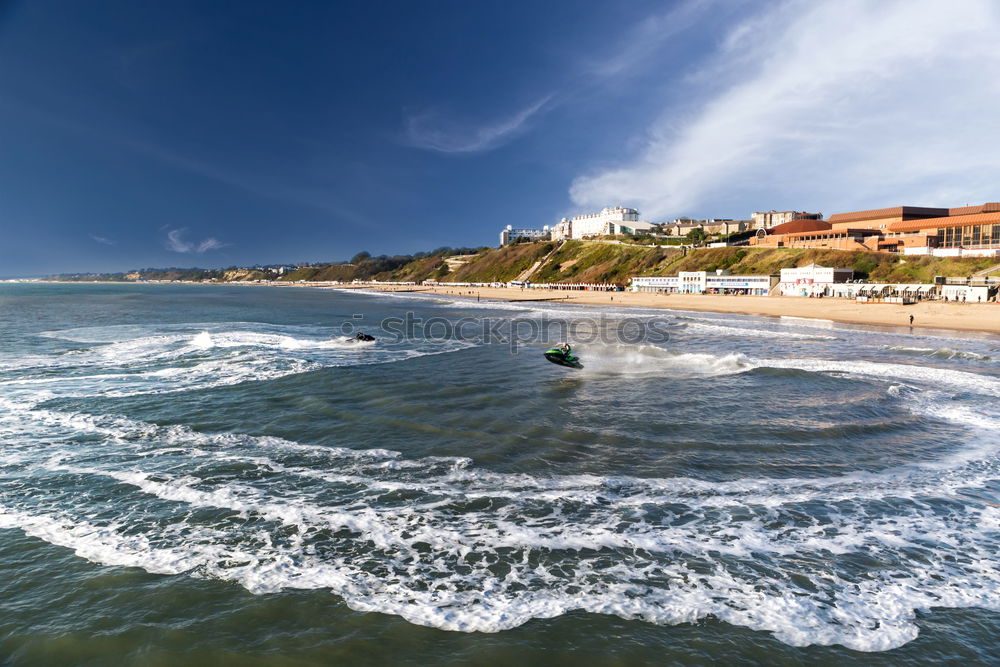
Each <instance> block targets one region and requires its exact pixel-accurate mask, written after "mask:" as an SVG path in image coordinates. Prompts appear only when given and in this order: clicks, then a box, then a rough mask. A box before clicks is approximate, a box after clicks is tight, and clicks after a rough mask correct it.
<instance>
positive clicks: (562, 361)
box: [545, 344, 583, 369]
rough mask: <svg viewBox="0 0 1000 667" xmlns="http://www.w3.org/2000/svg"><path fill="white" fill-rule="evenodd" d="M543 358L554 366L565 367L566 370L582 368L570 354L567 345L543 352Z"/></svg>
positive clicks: (577, 360)
mask: <svg viewBox="0 0 1000 667" xmlns="http://www.w3.org/2000/svg"><path fill="white" fill-rule="evenodd" d="M545 358H546V359H548V360H549V361H551V362H552V363H554V364H558V365H560V366H565V367H566V368H577V369H579V368H583V364H581V363H580V360H579V359H578V358H577V357H574V356H573V355H572V353H571V350H570V347H569V345H566V344H563V345H561V346H560V347H554V348H552V349H551V350H546V351H545Z"/></svg>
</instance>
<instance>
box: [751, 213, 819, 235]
mask: <svg viewBox="0 0 1000 667" xmlns="http://www.w3.org/2000/svg"><path fill="white" fill-rule="evenodd" d="M822 219H823V214H822V213H806V212H805V211H754V212H753V213H752V214H751V216H750V226H749V229H771V228H772V227H777V226H778V225H783V224H785V223H786V222H791V221H792V220H822ZM740 231H743V230H740Z"/></svg>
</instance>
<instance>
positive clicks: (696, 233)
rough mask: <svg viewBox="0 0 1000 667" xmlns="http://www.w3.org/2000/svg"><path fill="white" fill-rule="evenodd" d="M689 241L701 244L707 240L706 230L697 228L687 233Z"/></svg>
mask: <svg viewBox="0 0 1000 667" xmlns="http://www.w3.org/2000/svg"><path fill="white" fill-rule="evenodd" d="M686 238H687V240H688V241H691V242H692V243H701V242H702V241H704V240H705V230H704V229H702V228H701V227H695V228H694V229H692V230H691V231H689V232H688V233H687V237H686Z"/></svg>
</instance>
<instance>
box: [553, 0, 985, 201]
mask: <svg viewBox="0 0 1000 667" xmlns="http://www.w3.org/2000/svg"><path fill="white" fill-rule="evenodd" d="M997 34H1000V5H997V4H996V3H995V2H992V1H991V0H963V2H958V3H948V4H942V3H939V2H937V0H891V1H890V0H881V1H874V0H871V1H867V0H826V1H825V2H790V3H784V4H781V5H778V6H770V7H769V8H768V9H767V10H765V11H764V12H762V13H761V14H759V15H758V16H755V17H753V18H752V19H750V20H749V21H748V22H744V23H741V24H740V25H737V26H735V27H733V28H732V30H731V31H730V32H729V36H728V37H727V38H726V39H724V40H723V41H722V42H721V44H720V47H719V52H718V54H717V56H716V58H715V61H714V62H713V64H712V65H711V66H710V68H708V70H706V71H709V72H710V73H711V75H712V76H713V77H721V83H722V85H721V88H720V86H719V83H720V81H719V80H714V81H713V82H712V86H711V88H712V89H713V90H721V92H718V93H714V94H713V95H712V96H711V97H710V98H708V99H703V100H702V101H701V102H700V104H699V105H698V106H697V108H696V109H695V110H694V111H689V112H686V113H685V112H679V111H678V110H676V109H665V110H664V113H663V114H662V116H661V118H660V120H659V121H658V122H657V123H656V124H655V125H654V126H653V127H651V128H648V129H647V131H646V132H645V134H644V136H645V139H644V140H643V141H642V142H641V149H640V150H639V151H638V153H637V154H636V155H634V156H632V158H631V160H630V162H629V163H628V164H626V165H624V166H619V167H617V168H612V169H606V170H603V171H599V172H597V173H592V174H585V175H581V176H580V177H578V178H577V179H576V180H575V181H574V182H573V185H572V187H571V189H570V194H571V197H572V199H573V201H574V202H575V203H576V204H577V205H579V206H587V207H595V206H604V205H606V204H608V203H617V202H623V203H628V204H632V205H636V206H638V207H640V208H641V209H642V210H643V212H644V214H645V215H646V216H647V217H649V218H656V217H665V216H671V215H675V214H682V213H689V212H694V211H695V210H697V209H701V212H703V213H712V212H718V213H721V212H719V211H718V210H717V209H715V210H712V207H717V206H718V205H720V203H724V202H727V201H730V202H732V201H741V202H746V201H758V202H759V204H757V205H759V206H767V207H769V208H770V207H772V206H781V207H785V206H789V207H792V206H795V207H798V206H817V205H824V204H827V203H831V204H833V205H835V206H838V207H839V206H843V207H847V206H854V205H872V206H875V205H879V204H885V205H889V204H901V203H906V204H937V205H949V204H954V203H964V202H965V201H967V200H968V201H977V200H980V201H981V200H984V199H988V198H994V199H995V198H996V194H997V191H996V183H997V181H998V180H1000V179H998V177H1000V133H998V132H997V131H996V127H997V124H996V118H997V111H996V110H997V109H998V108H1000V80H998V79H997V78H996V77H994V76H992V73H994V72H996V71H998V68H1000V40H997V39H996V35H997ZM703 74H704V72H703ZM691 81H692V82H693V83H692V85H693V86H694V85H696V84H698V85H704V84H705V77H704V76H702V77H700V78H699V77H697V76H696V77H693V78H692V79H691ZM706 87H708V86H706ZM692 95H697V90H692Z"/></svg>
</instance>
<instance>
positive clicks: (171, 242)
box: [166, 227, 229, 254]
mask: <svg viewBox="0 0 1000 667" xmlns="http://www.w3.org/2000/svg"><path fill="white" fill-rule="evenodd" d="M186 233H187V228H186V227H181V228H178V229H170V230H168V231H167V242H166V246H167V250H171V251H173V252H182V253H198V254H201V253H203V252H206V251H208V250H216V249H217V248H224V247H226V246H227V245H229V244H227V243H222V242H221V241H219V240H218V239H216V238H213V237H208V238H206V239H204V240H202V241H200V242H198V243H194V242H191V241H185V240H184V238H183V237H184V235H185V234H186Z"/></svg>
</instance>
